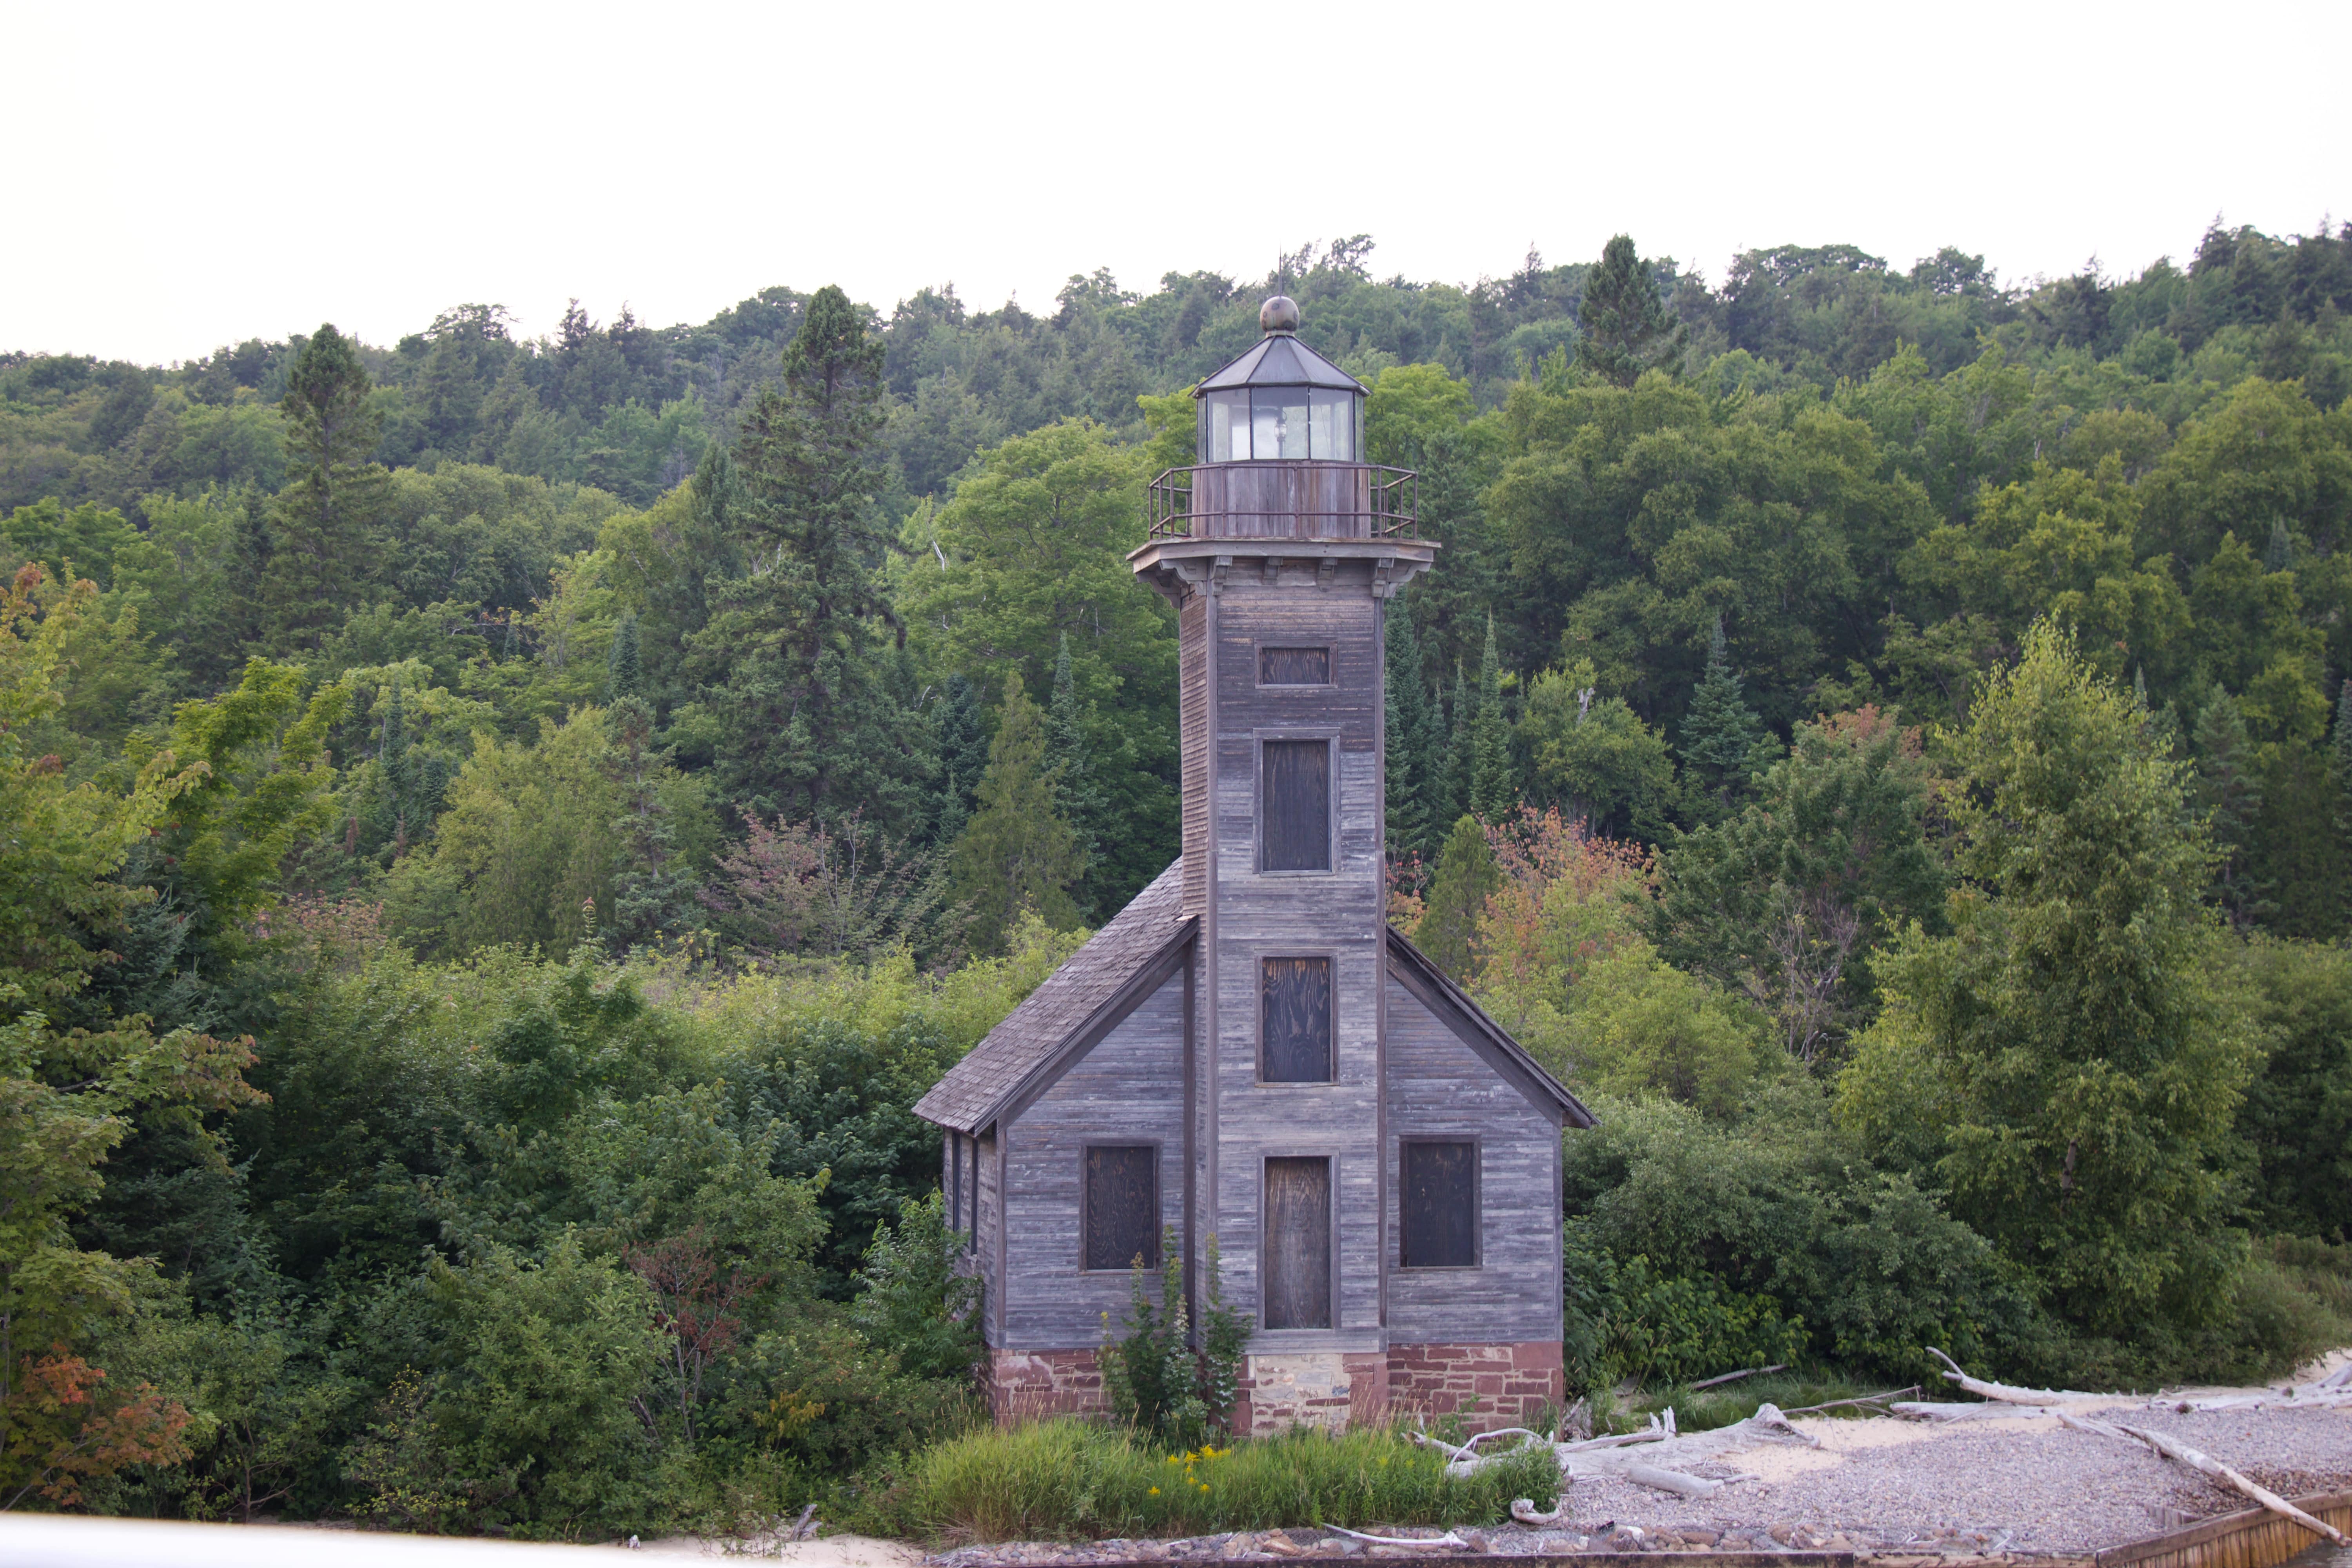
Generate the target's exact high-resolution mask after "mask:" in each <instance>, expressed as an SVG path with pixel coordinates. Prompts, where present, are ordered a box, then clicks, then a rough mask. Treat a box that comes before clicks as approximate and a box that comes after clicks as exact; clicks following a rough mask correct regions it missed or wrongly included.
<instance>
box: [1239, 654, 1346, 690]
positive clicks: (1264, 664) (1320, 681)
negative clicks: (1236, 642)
mask: <svg viewBox="0 0 2352 1568" xmlns="http://www.w3.org/2000/svg"><path fill="white" fill-rule="evenodd" d="M1257 683H1258V684H1259V685H1260V686H1328V685H1330V684H1331V650H1330V649H1329V648H1328V647H1262V648H1260V649H1258V650H1257Z"/></svg>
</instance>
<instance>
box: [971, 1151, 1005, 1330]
mask: <svg viewBox="0 0 2352 1568" xmlns="http://www.w3.org/2000/svg"><path fill="white" fill-rule="evenodd" d="M973 1145H974V1150H975V1151H976V1152H975V1153H974V1157H975V1158H976V1159H978V1160H979V1162H980V1209H979V1213H978V1215H977V1218H978V1220H979V1226H978V1232H977V1235H976V1237H975V1247H974V1249H973V1253H972V1256H973V1258H974V1259H975V1260H976V1262H977V1266H978V1268H979V1270H980V1288H981V1297H980V1322H981V1337H982V1339H983V1340H985V1341H987V1342H988V1343H989V1345H990V1347H991V1348H994V1347H996V1346H1000V1345H1002V1344H1003V1343H1004V1290H1003V1285H1004V1223H1003V1221H1004V1209H1003V1203H1002V1201H1001V1200H1002V1198H1003V1163H1002V1162H1001V1161H999V1160H998V1158H997V1154H998V1152H999V1149H1000V1147H1001V1146H1000V1145H999V1143H998V1142H997V1139H996V1136H995V1134H994V1132H993V1131H990V1132H983V1133H982V1134H981V1135H980V1136H979V1137H978V1138H976V1139H974V1140H973Z"/></svg>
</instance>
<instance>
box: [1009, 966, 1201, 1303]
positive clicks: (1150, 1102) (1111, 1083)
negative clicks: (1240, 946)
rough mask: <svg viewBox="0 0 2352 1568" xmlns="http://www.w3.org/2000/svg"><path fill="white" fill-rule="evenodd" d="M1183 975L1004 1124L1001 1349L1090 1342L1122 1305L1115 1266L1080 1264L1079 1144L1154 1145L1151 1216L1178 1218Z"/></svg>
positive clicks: (1177, 1222) (1179, 1222)
mask: <svg viewBox="0 0 2352 1568" xmlns="http://www.w3.org/2000/svg"><path fill="white" fill-rule="evenodd" d="M1183 1047H1184V976H1183V973H1182V972H1181V970H1180V971H1179V972H1177V973H1174V974H1171V975H1170V976H1169V977H1168V979H1167V980H1166V981H1165V982H1163V983H1162V984H1160V988H1159V989H1158V990H1156V991H1154V992H1153V993H1152V994H1150V996H1149V997H1147V998H1146V999H1145V1000H1144V1001H1142V1002H1141V1003H1139V1005H1137V1006H1136V1009H1135V1011H1133V1012H1132V1013H1130V1014H1129V1015H1128V1016H1127V1017H1126V1018H1125V1019H1123V1020H1122V1021H1121V1022H1120V1023H1119V1024H1118V1026H1116V1027H1114V1028H1113V1029H1112V1030H1111V1031H1110V1032H1109V1033H1108V1034H1107V1035H1105V1036H1104V1037H1102V1039H1101V1040H1100V1041H1098V1042H1097V1044H1096V1045H1095V1047H1094V1048H1093V1049H1092V1050H1090V1051H1088V1052H1087V1054H1086V1055H1085V1056H1084V1057H1082V1058H1079V1060H1078V1061H1077V1062H1076V1064H1075V1065H1073V1066H1072V1067H1071V1068H1069V1070H1068V1071H1067V1072H1066V1073H1064V1074H1063V1075H1062V1077H1061V1079H1059V1080H1058V1081H1057V1082H1055V1084H1054V1085H1053V1087H1052V1088H1050V1089H1046V1090H1045V1093H1044V1094H1043V1095H1041V1096H1039V1097H1038V1099H1037V1100H1036V1102H1035V1103H1034V1104H1033V1105H1031V1106H1030V1107H1029V1108H1028V1109H1027V1110H1024V1111H1023V1112H1022V1113H1021V1114H1020V1116H1019V1117H1018V1119H1016V1120H1015V1121H1013V1124H1012V1126H1011V1128H1010V1129H1009V1130H1008V1131H1007V1132H1006V1134H1005V1137H1006V1145H1005V1148H1006V1154H1005V1164H1006V1172H1007V1185H1008V1187H1009V1188H1010V1190H1011V1195H1010V1198H1009V1204H1008V1208H1007V1211H1006V1218H1007V1226H1006V1230H1005V1247H1004V1251H1005V1258H1006V1262H1007V1272H1008V1274H1009V1276H1010V1281H1011V1283H1010V1288H1009V1289H1007V1290H1006V1291H1005V1292H1004V1294H1003V1298H1002V1300H1003V1325H1004V1338H1003V1340H1002V1341H1000V1342H998V1343H1000V1344H1002V1346H1003V1348H1006V1349H1009V1350H1076V1349H1084V1348H1091V1347H1093V1346H1095V1345H1098V1344H1100V1343H1101V1342H1102V1335H1103V1322H1102V1315H1103V1313H1105V1312H1108V1313H1110V1315H1111V1321H1112V1322H1113V1323H1116V1322H1118V1320H1119V1319H1120V1318H1121V1317H1123V1316H1124V1315H1125V1314H1126V1312H1127V1310H1128V1274H1127V1271H1126V1270H1125V1269H1123V1268H1122V1269H1118V1270H1113V1271H1104V1272H1096V1273H1089V1272H1087V1270H1086V1269H1084V1268H1081V1267H1080V1264H1081V1261H1082V1256H1081V1253H1082V1246H1083V1241H1082V1237H1081V1233H1080V1216H1081V1212H1082V1209H1081V1205H1082V1203H1083V1189H1084V1182H1083V1177H1082V1174H1081V1172H1082V1166H1083V1163H1084V1158H1085V1149H1086V1146H1087V1144H1088V1143H1090V1142H1091V1143H1157V1144H1158V1145H1159V1146H1160V1223H1161V1224H1163V1225H1172V1226H1177V1227H1178V1228H1179V1230H1180V1231H1181V1228H1182V1226H1183V1219H1184V1163H1183V1159H1184V1048H1183Z"/></svg>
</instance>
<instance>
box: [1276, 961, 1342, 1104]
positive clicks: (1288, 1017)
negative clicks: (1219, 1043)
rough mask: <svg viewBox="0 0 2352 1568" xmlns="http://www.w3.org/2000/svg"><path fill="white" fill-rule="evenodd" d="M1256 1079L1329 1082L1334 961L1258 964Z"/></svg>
mask: <svg viewBox="0 0 2352 1568" xmlns="http://www.w3.org/2000/svg"><path fill="white" fill-rule="evenodd" d="M1258 967H1259V998H1260V999H1259V1008H1258V1012H1259V1031H1260V1038H1261V1040H1262V1042H1263V1043H1262V1047H1261V1049H1260V1051H1259V1061H1258V1076H1259V1077H1260V1078H1262V1079H1265V1081H1266V1082H1267V1083H1329V1082H1330V1081H1331V1078H1332V1072H1331V961H1330V960H1329V959H1328V958H1268V959H1263V960H1261V961H1260V962H1259V966H1258Z"/></svg>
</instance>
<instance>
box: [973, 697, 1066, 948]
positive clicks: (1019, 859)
mask: <svg viewBox="0 0 2352 1568" xmlns="http://www.w3.org/2000/svg"><path fill="white" fill-rule="evenodd" d="M1045 729H1046V725H1045V715H1044V714H1042V713H1040V712H1039V711H1038V710H1037V705H1036V704H1035V703H1034V702H1032V701H1030V700H1029V698H1028V695H1027V693H1025V692H1024V691H1023V690H1022V689H1021V678H1020V676H1018V675H1017V674H1016V675H1013V676H1012V677H1011V678H1010V679H1008V680H1007V682H1006V684H1005V690H1004V708H1003V712H1002V713H1001V714H1000V715H999V716H998V719H997V724H996V739H995V740H994V741H992V742H990V744H989V748H988V770H987V772H985V773H982V775H981V780H980V792H979V793H980V810H979V812H978V813H977V814H976V815H975V816H973V817H972V819H971V826H968V827H966V828H965V829H964V830H963V836H962V837H961V838H958V839H957V840H956V843H955V848H954V850H953V851H952V852H951V854H950V858H949V870H950V875H951V876H952V877H953V879H954V889H955V897H956V899H957V900H960V901H961V902H962V903H963V904H964V905H965V906H966V907H967V908H968V909H970V910H971V944H972V948H973V951H975V952H1003V949H1004V943H1005V938H1006V937H1007V936H1009V935H1010V934H1011V933H1012V931H1013V928H1014V926H1015V925H1016V924H1017V923H1018V922H1019V921H1020V918H1021V914H1022V911H1023V910H1034V911H1035V912H1036V914H1037V915H1038V916H1039V917H1040V918H1042V919H1043V920H1044V921H1045V923H1046V924H1048V925H1050V926H1052V927H1054V928H1055V930H1057V931H1067V930H1069V929H1071V928H1072V927H1074V926H1076V924H1077V923H1078V910H1077V906H1076V903H1074V902H1073V901H1072V900H1071V898H1070V889H1071V887H1072V886H1073V885H1074V884H1075V883H1076V881H1077V880H1078V879H1079V878H1080V877H1082V876H1083V875H1085V873H1086V856H1085V853H1084V851H1083V850H1082V849H1081V848H1080V847H1079V845H1078V836H1077V834H1076V831H1075V830H1074V829H1072V827H1071V826H1070V824H1069V822H1068V820H1067V819H1066V817H1064V816H1062V813H1061V810H1060V803H1059V802H1058V801H1056V800H1055V794H1054V792H1055V782H1056V781H1055V777H1054V770H1053V767H1052V766H1051V764H1050V763H1049V762H1048V760H1047V758H1046V754H1045V750H1046V739H1045Z"/></svg>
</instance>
